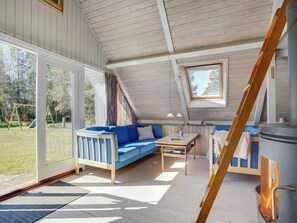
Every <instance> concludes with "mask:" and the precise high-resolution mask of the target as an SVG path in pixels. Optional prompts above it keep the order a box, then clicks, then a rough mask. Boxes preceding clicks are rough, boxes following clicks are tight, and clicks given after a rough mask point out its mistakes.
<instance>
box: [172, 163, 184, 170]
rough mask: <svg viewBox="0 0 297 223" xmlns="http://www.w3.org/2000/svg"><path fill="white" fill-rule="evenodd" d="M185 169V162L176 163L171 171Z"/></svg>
mask: <svg viewBox="0 0 297 223" xmlns="http://www.w3.org/2000/svg"><path fill="white" fill-rule="evenodd" d="M184 167H185V162H175V163H174V164H173V165H172V166H171V167H170V168H171V169H179V168H184Z"/></svg>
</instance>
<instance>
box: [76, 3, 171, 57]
mask: <svg viewBox="0 0 297 223" xmlns="http://www.w3.org/2000/svg"><path fill="white" fill-rule="evenodd" d="M79 2H80V4H81V7H82V9H83V11H84V13H85V14H86V16H87V18H88V20H89V23H90V24H91V26H92V28H93V29H94V32H95V33H96V35H97V37H98V39H99V41H100V43H101V45H102V47H103V49H104V52H105V55H106V56H107V58H108V60H110V61H116V60H122V59H129V58H136V57H141V56H147V55H154V54H161V53H166V52H167V46H166V42H165V37H164V33H163V28H162V23H161V19H160V15H159V12H158V7H157V3H156V0H129V1H119V0H110V1H93V0H79Z"/></svg>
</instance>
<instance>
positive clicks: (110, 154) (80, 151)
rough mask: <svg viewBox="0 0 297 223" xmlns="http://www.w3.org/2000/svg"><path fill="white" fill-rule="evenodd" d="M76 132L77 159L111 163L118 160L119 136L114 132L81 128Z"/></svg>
mask: <svg viewBox="0 0 297 223" xmlns="http://www.w3.org/2000/svg"><path fill="white" fill-rule="evenodd" d="M75 134H76V145H77V153H76V156H77V159H84V160H92V161H97V162H99V163H105V164H111V165H115V163H116V162H117V161H118V147H117V137H116V135H115V134H114V133H112V132H106V131H102V132H96V131H87V130H79V131H77V132H76V133H75Z"/></svg>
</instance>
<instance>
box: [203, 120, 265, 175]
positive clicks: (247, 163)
mask: <svg viewBox="0 0 297 223" xmlns="http://www.w3.org/2000/svg"><path fill="white" fill-rule="evenodd" d="M229 129H230V126H228V125H218V126H215V128H214V131H213V132H212V133H211V134H210V135H209V174H210V175H211V174H212V173H213V170H214V168H215V165H216V163H217V161H218V158H219V157H218V156H217V154H215V153H214V133H215V132H216V131H221V130H225V131H228V130H229ZM244 132H249V133H250V135H251V151H250V152H249V155H248V158H247V159H239V158H236V157H233V158H232V161H231V163H230V166H229V168H228V172H233V173H243V174H250V175H260V170H261V169H260V158H259V130H258V129H256V128H254V127H252V126H247V127H246V128H245V129H244Z"/></svg>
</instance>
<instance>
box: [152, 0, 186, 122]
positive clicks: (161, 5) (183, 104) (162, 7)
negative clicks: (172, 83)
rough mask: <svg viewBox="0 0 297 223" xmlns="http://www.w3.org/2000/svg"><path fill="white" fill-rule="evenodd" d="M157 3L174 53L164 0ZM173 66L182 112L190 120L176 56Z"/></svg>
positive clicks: (168, 42)
mask: <svg viewBox="0 0 297 223" xmlns="http://www.w3.org/2000/svg"><path fill="white" fill-rule="evenodd" d="M157 5H158V10H159V13H160V18H161V22H162V27H163V31H164V35H165V40H166V44H167V48H168V52H169V53H174V47H173V41H172V36H171V32H170V28H169V23H168V18H167V13H166V9H165V5H164V1H163V0H157ZM171 66H172V69H173V73H174V76H175V80H176V85H177V90H178V93H179V99H180V103H181V108H182V113H183V116H184V118H185V119H186V120H189V112H188V108H187V103H186V98H185V94H184V90H183V87H182V82H181V79H180V78H178V77H179V76H180V74H179V68H178V65H177V61H176V59H174V58H172V59H171Z"/></svg>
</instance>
